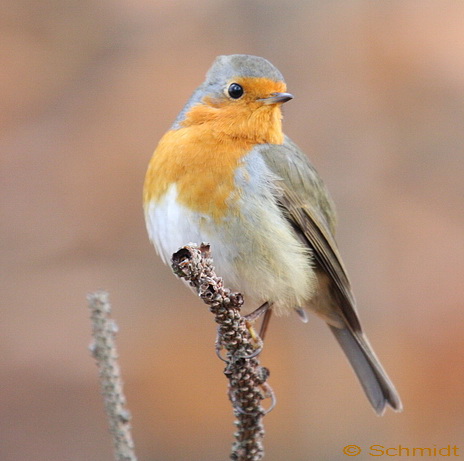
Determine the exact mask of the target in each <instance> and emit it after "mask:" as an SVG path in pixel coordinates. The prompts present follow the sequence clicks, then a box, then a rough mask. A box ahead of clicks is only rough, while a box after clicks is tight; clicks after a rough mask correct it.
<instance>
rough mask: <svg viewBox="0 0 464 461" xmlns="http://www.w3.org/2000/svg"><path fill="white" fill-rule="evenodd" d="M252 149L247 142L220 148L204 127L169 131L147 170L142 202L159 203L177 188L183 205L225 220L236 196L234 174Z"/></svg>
mask: <svg viewBox="0 0 464 461" xmlns="http://www.w3.org/2000/svg"><path fill="white" fill-rule="evenodd" d="M251 148H252V145H250V143H249V142H237V141H232V140H231V141H230V142H222V143H220V144H219V143H218V142H217V140H216V139H215V138H214V137H212V136H210V135H209V129H208V128H207V127H204V126H194V127H185V128H180V129H178V130H171V131H168V132H167V133H166V134H165V135H164V136H163V138H162V139H161V141H160V143H159V145H158V147H157V149H156V151H155V153H154V155H153V158H152V159H151V162H150V165H149V167H148V171H147V175H146V178H145V185H144V202H145V203H147V202H149V201H152V200H155V201H157V200H159V199H160V198H161V197H162V196H163V195H164V193H165V192H166V191H167V189H168V188H169V186H170V185H172V184H176V187H177V194H178V195H177V196H178V200H179V202H180V203H181V204H182V205H184V206H187V207H188V208H190V209H192V210H194V211H198V212H201V213H206V214H208V215H210V216H212V217H214V218H216V219H217V218H220V217H222V216H224V214H225V213H226V211H227V210H226V209H227V206H228V204H229V203H230V202H232V201H233V197H234V193H236V191H235V190H234V175H235V170H236V168H237V166H238V165H239V163H240V159H241V158H242V157H243V156H244V155H246V153H247V152H248V151H249V150H250V149H251ZM229 198H230V199H231V200H228V199H229Z"/></svg>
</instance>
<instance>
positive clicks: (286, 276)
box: [144, 143, 315, 312]
mask: <svg viewBox="0 0 464 461" xmlns="http://www.w3.org/2000/svg"><path fill="white" fill-rule="evenodd" d="M160 144H161V143H160ZM159 149H160V148H159V147H158V150H157V152H156V154H155V156H154V158H156V157H157V156H158V155H159V153H160V152H161V157H163V150H161V151H159ZM259 151H260V148H259V146H256V147H255V148H253V149H252V150H251V151H250V152H249V153H248V154H245V155H237V156H235V157H234V158H231V157H229V158H228V159H227V162H222V167H218V166H217V165H216V164H215V163H214V162H213V165H212V166H211V167H210V168H208V164H204V165H202V167H201V170H199V166H198V165H197V164H196V162H197V161H199V159H193V162H190V161H189V162H188V163H187V164H186V165H180V164H178V163H177V162H176V161H174V160H172V159H170V161H167V159H164V158H159V159H158V161H157V162H153V160H152V164H151V165H150V169H149V171H148V173H147V178H146V182H145V194H144V196H145V197H144V198H145V218H146V224H147V229H148V233H149V236H150V238H151V240H152V242H153V244H154V245H155V247H156V249H157V251H158V253H159V254H160V255H161V257H162V258H163V260H164V261H165V262H168V261H169V260H170V258H171V256H172V254H173V253H174V252H175V251H177V250H178V248H179V247H181V246H183V245H185V244H187V243H190V242H193V243H197V244H199V243H201V242H208V243H210V244H211V248H212V253H213V259H214V262H215V266H216V270H217V273H218V274H219V275H220V276H222V277H223V278H224V279H225V282H226V284H227V286H228V287H230V288H232V289H234V290H239V291H241V292H242V293H243V294H245V295H248V297H249V298H251V299H252V300H253V301H254V302H256V303H259V302H264V301H267V300H271V301H274V302H275V304H276V311H277V312H278V311H279V309H280V310H281V311H282V312H286V311H289V310H290V309H291V308H292V307H294V306H296V305H302V304H303V303H304V300H306V299H309V298H310V297H311V294H312V293H313V291H314V289H315V276H314V274H313V270H312V267H311V258H310V254H309V250H308V248H307V247H305V246H304V245H302V244H301V243H300V241H299V240H298V238H297V237H296V235H295V234H294V232H293V230H292V228H291V226H290V224H289V223H288V221H287V220H286V219H285V217H284V216H283V214H282V211H281V209H280V208H279V206H278V204H277V195H278V189H277V187H276V186H275V185H274V183H275V181H276V180H277V179H278V178H277V177H276V176H275V175H274V174H273V173H272V172H271V171H270V170H269V168H268V167H267V165H266V163H265V161H264V159H263V157H262V156H261V154H260V152H259ZM204 157H205V155H204V154H203V155H202V159H204ZM189 160H190V159H189ZM222 160H224V158H223V159H222ZM163 164H164V165H163ZM168 165H170V166H171V169H170V170H169V171H167V168H168ZM192 165H193V166H192ZM147 189H148V190H147Z"/></svg>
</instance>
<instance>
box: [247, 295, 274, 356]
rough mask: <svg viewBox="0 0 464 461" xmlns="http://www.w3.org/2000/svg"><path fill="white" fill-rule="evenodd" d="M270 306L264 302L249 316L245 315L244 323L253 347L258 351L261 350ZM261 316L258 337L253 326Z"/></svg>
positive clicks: (269, 316)
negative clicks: (261, 320)
mask: <svg viewBox="0 0 464 461" xmlns="http://www.w3.org/2000/svg"><path fill="white" fill-rule="evenodd" d="M270 308H271V304H270V303H269V302H268V301H266V302H265V303H264V304H262V305H261V306H259V307H258V309H256V310H254V311H253V312H252V313H251V314H248V315H245V321H246V325H247V328H248V331H249V332H250V335H251V337H252V338H253V341H254V342H255V344H254V347H255V348H256V349H259V352H261V349H262V348H263V335H264V333H266V329H267V325H268V324H269V320H270V318H271V313H272V311H271V309H270ZM262 315H264V318H263V322H262V324H261V329H260V334H259V335H258V334H257V333H256V331H255V329H254V327H253V324H254V323H255V322H256V320H258V319H259V318H260V317H261V316H262Z"/></svg>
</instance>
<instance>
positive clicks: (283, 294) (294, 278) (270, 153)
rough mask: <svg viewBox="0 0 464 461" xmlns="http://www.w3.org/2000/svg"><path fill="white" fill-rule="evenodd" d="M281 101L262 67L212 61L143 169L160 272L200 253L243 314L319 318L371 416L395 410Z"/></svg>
mask: <svg viewBox="0 0 464 461" xmlns="http://www.w3.org/2000/svg"><path fill="white" fill-rule="evenodd" d="M286 91H287V88H286V84H285V82H284V78H283V76H282V74H281V73H280V72H279V71H278V70H277V69H276V68H275V67H274V66H273V65H272V64H271V63H270V62H269V61H267V60H266V59H264V58H261V57H257V56H249V55H230V56H219V57H218V58H216V60H215V61H214V63H213V65H212V67H211V68H210V70H209V71H208V73H207V75H206V80H205V81H204V82H203V83H202V84H201V85H200V86H199V87H198V88H197V89H196V90H195V92H194V93H193V95H192V96H191V98H190V99H189V100H188V102H187V104H186V105H185V106H184V108H183V109H182V110H181V112H180V113H179V115H178V116H177V118H176V120H175V122H174V124H173V125H172V127H171V129H170V130H169V131H168V132H167V133H166V134H165V135H164V136H163V137H162V139H161V141H160V142H159V144H158V147H157V148H156V150H155V153H154V155H153V158H152V159H151V161H150V164H149V167H148V171H147V174H146V178H145V184H144V210H145V219H146V224H147V230H148V234H149V237H150V239H151V241H152V242H153V244H154V246H155V248H156V250H157V252H158V253H159V255H160V256H161V258H162V259H163V261H164V262H165V263H167V262H169V261H170V258H171V256H172V254H173V253H174V252H176V251H177V250H178V249H179V247H181V246H183V245H185V244H187V243H189V242H197V243H200V242H209V243H210V245H211V249H212V253H213V258H214V263H215V267H216V272H217V273H218V274H219V275H221V276H222V277H223V279H224V283H225V285H226V286H227V287H229V288H231V289H232V290H236V291H239V292H241V293H242V294H243V295H244V296H245V299H246V301H247V303H248V304H252V305H256V306H263V307H262V308H261V310H266V309H272V312H274V313H275V314H277V315H282V314H289V313H291V312H295V311H296V312H298V313H299V314H300V316H302V317H303V319H305V314H304V312H305V310H307V311H310V312H313V313H315V314H316V315H318V316H319V317H321V318H322V319H323V320H325V322H327V324H328V326H329V328H330V330H331V331H332V333H333V334H334V335H335V338H336V339H337V341H338V343H339V344H340V346H341V347H342V349H343V351H344V352H345V354H346V356H347V358H348V360H349V362H350V363H351V365H352V367H353V369H354V371H355V373H356V374H357V376H358V379H359V381H360V383H361V385H362V387H363V389H364V391H365V393H366V395H367V397H368V399H369V401H370V403H371V404H372V406H373V408H374V410H375V411H376V412H377V414H379V415H381V414H383V412H384V411H385V407H386V406H387V404H388V405H390V406H391V407H392V408H393V409H394V410H396V411H400V410H401V408H402V407H401V402H400V398H399V396H398V393H397V391H396V390H395V387H394V386H393V384H392V382H391V381H390V379H389V378H388V376H387V374H386V372H385V371H384V369H383V368H382V365H381V364H380V362H379V360H378V359H377V357H376V355H375V353H374V352H373V350H372V348H371V346H370V344H369V342H368V340H367V338H366V336H365V335H364V334H363V330H362V328H361V324H360V322H359V319H358V314H357V312H356V307H355V305H356V303H355V299H354V297H353V293H352V290H351V285H350V282H349V280H348V276H347V273H346V270H345V267H344V265H343V263H342V260H341V257H340V254H339V251H338V248H337V244H336V242H335V239H334V233H335V220H336V219H335V211H334V205H333V203H332V200H331V198H330V195H329V193H328V191H327V189H326V188H325V186H324V184H323V182H322V180H321V178H320V177H319V175H318V173H317V172H316V170H315V169H314V167H313V166H312V165H311V163H310V162H309V160H308V158H307V157H306V156H305V155H304V153H303V152H302V151H301V150H300V149H299V148H298V146H297V145H296V144H295V143H294V142H293V141H292V140H291V139H289V138H288V137H287V136H285V135H284V133H283V131H282V112H281V105H282V104H283V103H285V102H286V101H289V100H290V99H292V98H293V96H292V95H291V94H290V93H287V92H286ZM268 312H271V311H270V310H268Z"/></svg>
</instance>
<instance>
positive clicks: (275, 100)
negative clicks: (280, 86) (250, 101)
mask: <svg viewBox="0 0 464 461" xmlns="http://www.w3.org/2000/svg"><path fill="white" fill-rule="evenodd" d="M290 99H293V95H292V94H290V93H272V95H271V96H269V98H262V99H258V101H261V102H262V103H264V104H282V103H284V102H287V101H290Z"/></svg>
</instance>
